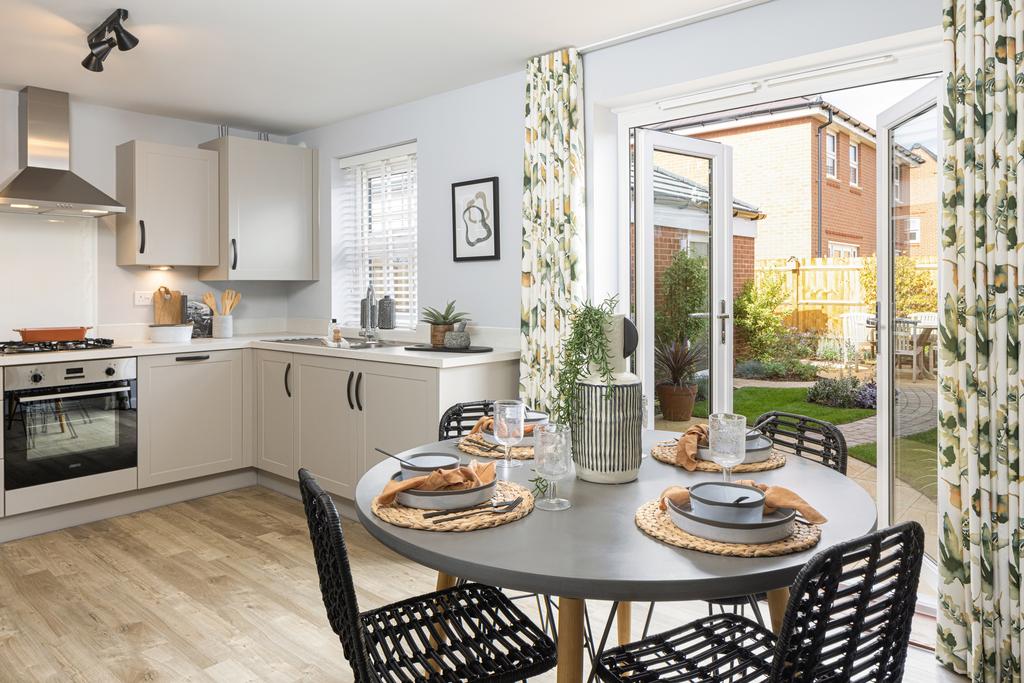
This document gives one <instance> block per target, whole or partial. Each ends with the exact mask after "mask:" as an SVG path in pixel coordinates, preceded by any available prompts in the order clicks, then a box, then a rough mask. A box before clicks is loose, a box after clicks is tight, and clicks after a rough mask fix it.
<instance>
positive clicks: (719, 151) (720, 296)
mask: <svg viewBox="0 0 1024 683" xmlns="http://www.w3.org/2000/svg"><path fill="white" fill-rule="evenodd" d="M634 149H635V155H636V159H635V165H634V179H635V180H634V183H635V189H634V192H635V199H634V201H635V215H634V218H633V220H634V221H635V230H636V275H637V282H636V284H637V288H636V311H637V319H638V322H639V326H638V327H639V331H640V344H639V346H638V347H637V368H638V370H639V372H640V377H641V379H642V380H643V387H644V393H645V394H647V396H648V400H647V426H648V427H650V428H653V426H654V401H653V393H654V356H653V353H652V350H653V348H654V345H653V340H654V185H653V183H652V182H651V180H652V178H653V176H652V174H651V172H650V171H652V170H653V169H654V152H655V150H659V151H666V152H675V153H678V154H685V155H687V156H693V157H700V158H703V159H707V160H709V161H710V162H711V187H710V188H709V189H710V195H711V206H710V217H711V226H710V228H711V236H710V245H711V258H710V261H709V263H708V268H709V272H710V276H711V297H710V305H711V306H710V307H711V310H710V311H709V314H710V317H711V324H710V332H711V346H710V348H709V349H708V359H709V360H710V367H711V370H710V372H709V375H710V376H709V378H708V381H709V385H708V386H709V389H710V391H711V398H712V401H713V403H712V404H711V405H709V406H708V407H709V412H719V411H722V412H729V411H731V410H732V365H733V358H732V336H733V334H732V272H733V269H732V148H731V147H729V146H728V145H723V144H722V143H720V142H710V141H708V140H700V139H698V138H689V137H685V136H682V135H675V134H673V133H666V132H663V131H656V130H646V129H643V128H638V129H637V130H636V139H635V141H634ZM627 291H628V290H627ZM627 299H628V295H627Z"/></svg>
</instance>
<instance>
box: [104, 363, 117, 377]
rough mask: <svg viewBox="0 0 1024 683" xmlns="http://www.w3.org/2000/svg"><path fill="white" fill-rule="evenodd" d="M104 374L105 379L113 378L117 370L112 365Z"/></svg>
mask: <svg viewBox="0 0 1024 683" xmlns="http://www.w3.org/2000/svg"><path fill="white" fill-rule="evenodd" d="M104 372H105V373H107V377H113V376H114V375H115V374H117V370H115V369H114V366H113V365H111V366H110V367H109V368H107V369H106V370H104Z"/></svg>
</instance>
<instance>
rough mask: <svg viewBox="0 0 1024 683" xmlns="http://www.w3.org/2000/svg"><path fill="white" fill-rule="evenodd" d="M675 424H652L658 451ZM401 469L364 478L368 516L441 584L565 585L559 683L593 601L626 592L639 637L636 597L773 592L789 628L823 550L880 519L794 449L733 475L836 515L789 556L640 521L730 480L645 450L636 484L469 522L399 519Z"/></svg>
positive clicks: (577, 674)
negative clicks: (392, 502)
mask: <svg viewBox="0 0 1024 683" xmlns="http://www.w3.org/2000/svg"><path fill="white" fill-rule="evenodd" d="M678 437H679V434H678V433H676V432H666V431H654V430H647V431H645V432H644V437H643V448H644V452H645V454H649V453H650V450H651V448H652V447H653V446H654V445H655V444H656V443H658V442H659V441H665V440H669V439H675V438H678ZM456 443H457V440H456V439H450V440H447V441H440V442H435V443H429V444H424V445H423V446H420V447H417V448H413V449H410V450H407V451H404V452H403V453H400V454H399V455H408V454H412V453H422V452H428V451H429V452H442V453H451V454H457V455H460V456H461V457H462V459H463V462H466V461H468V460H469V459H470V458H469V457H468V456H467V455H466V454H465V453H462V452H461V451H459V450H458V449H457V448H456ZM531 464H532V463H531V461H523V466H522V467H518V468H515V469H511V470H508V474H507V475H506V474H504V473H503V471H502V470H500V469H499V470H498V472H499V476H500V477H502V478H507V479H509V480H511V481H514V482H516V483H519V484H522V485H523V486H525V487H526V488H532V486H531V484H530V483H529V480H530V479H532V478H533V477H535V476H536V475H535V473H534V472H533V469H532V467H531ZM396 470H397V463H395V462H394V461H393V460H386V461H384V462H382V463H380V464H378V465H376V466H375V467H373V468H372V469H370V470H369V471H368V472H367V473H366V474H365V475H364V476H363V477H362V478H361V479H360V481H359V484H358V486H357V488H356V508H357V514H358V516H359V520H360V522H361V523H362V524H363V526H364V527H365V528H366V530H367V531H368V532H369V533H370V534H371V535H372V536H373V537H374V538H376V539H377V540H378V541H380V542H381V543H382V544H384V545H385V546H387V547H388V548H390V549H391V550H393V551H395V552H397V553H398V554H400V555H402V556H404V557H406V558H409V559H411V560H413V561H415V562H417V563H419V564H422V565H424V566H426V567H429V568H431V569H434V570H436V571H437V572H438V584H437V585H438V588H439V589H440V588H446V587H449V586H452V585H455V583H456V581H457V580H458V579H459V578H461V579H466V580H469V581H476V582H479V583H483V584H487V585H491V586H499V587H501V588H505V589H512V590H521V591H526V592H529V593H539V594H542V595H549V596H557V597H558V599H559V609H558V677H557V680H558V683H580V681H582V677H583V647H584V641H583V620H584V606H585V601H586V600H607V601H613V602H618V603H619V609H618V611H617V619H616V621H617V637H618V640H619V642H620V643H623V642H628V640H629V639H630V635H631V634H630V621H629V614H630V609H629V608H630V602H631V601H643V602H648V601H650V602H663V601H665V602H667V601H682V600H706V599H711V598H726V597H735V596H743V595H750V594H753V593H760V592H765V593H767V595H768V608H769V612H770V614H771V621H772V626H773V628H774V629H775V630H776V631H778V628H779V625H780V624H781V620H782V615H783V613H784V612H785V608H786V604H787V602H788V600H789V586H790V584H791V583H792V582H793V580H794V579H795V578H796V575H797V574H798V573H799V571H800V569H801V567H803V566H804V564H805V563H806V562H807V561H808V560H810V558H811V557H812V556H813V555H814V554H815V553H816V552H818V551H820V550H823V549H825V548H827V547H829V546H832V545H835V544H837V543H841V542H843V541H848V540H850V539H853V538H857V537H859V536H863V535H864V534H867V533H869V532H871V531H873V530H874V529H875V526H876V523H877V517H876V508H875V503H874V501H873V500H872V498H871V496H869V495H868V493H867V491H865V490H864V489H863V488H861V487H860V486H859V485H858V484H857V483H856V482H854V481H853V480H852V479H848V478H847V477H846V476H844V475H842V474H841V473H839V472H837V471H835V470H833V469H830V468H828V467H826V466H824V465H822V464H820V463H819V462H815V461H812V460H808V459H805V458H802V457H799V456H795V455H790V456H789V457H788V458H787V462H786V465H785V466H784V467H782V468H779V469H775V470H770V471H766V472H758V473H755V474H751V475H734V479H743V478H753V479H755V480H756V481H758V482H759V483H763V484H778V485H782V486H786V487H787V488H790V489H792V490H794V491H796V492H797V493H798V494H799V495H800V496H801V497H803V498H804V499H805V500H806V501H807V502H808V503H810V504H811V505H812V506H814V507H815V508H816V509H817V510H818V511H819V512H821V513H822V514H823V515H824V516H825V517H826V518H827V519H828V522H827V523H825V524H824V525H822V527H821V540H820V542H819V543H818V545H817V546H815V547H814V548H812V549H810V550H806V551H804V552H798V553H793V554H790V555H783V556H779V557H757V558H745V557H727V556H722V555H712V554H709V553H703V552H699V551H694V550H683V549H681V548H677V547H675V546H671V545H668V544H666V543H662V542H661V541H658V540H656V539H654V538H652V537H650V536H647V535H646V534H645V533H644V532H643V531H641V530H640V529H639V528H638V527H637V526H636V523H635V522H634V514H635V513H636V511H637V509H638V508H639V507H640V506H641V505H643V504H644V503H647V502H648V501H651V500H656V499H657V498H658V497H659V495H660V494H661V492H662V491H663V490H664V489H665V488H666V487H668V486H671V485H681V486H690V485H692V484H696V483H698V482H701V481H714V480H721V479H722V475H721V474H720V473H711V472H687V471H686V470H684V469H681V468H678V467H673V466H671V465H667V464H664V463H661V462H658V461H657V460H654V458H652V457H649V455H648V457H645V458H644V459H643V464H642V466H641V467H640V473H639V476H638V477H637V479H636V480H635V481H633V482H630V483H628V484H593V483H589V482H585V481H581V480H578V479H577V480H573V481H564V482H559V486H558V493H559V496H560V497H565V498H568V499H569V500H570V501H571V503H572V507H571V508H570V509H568V510H564V511H559V512H547V511H544V510H540V509H534V510H533V511H532V512H531V513H530V514H528V515H526V516H525V517H524V518H522V519H519V520H517V521H515V522H511V523H509V524H505V525H503V526H498V527H493V528H490V529H480V530H476V531H468V532H434V531H420V530H414V529H407V528H403V527H398V526H394V525H392V524H389V523H387V522H385V521H383V520H381V519H379V518H378V517H377V516H376V515H374V514H373V512H372V511H371V504H372V502H373V499H374V497H375V496H377V494H379V493H380V492H381V490H382V489H383V488H384V485H385V483H386V482H387V481H388V480H389V479H390V478H391V476H392V475H393V474H394V473H395V472H396Z"/></svg>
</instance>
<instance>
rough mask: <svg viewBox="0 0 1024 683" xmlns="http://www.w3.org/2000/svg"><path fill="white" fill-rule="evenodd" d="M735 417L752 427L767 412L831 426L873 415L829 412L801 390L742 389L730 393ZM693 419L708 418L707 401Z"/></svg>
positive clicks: (855, 410)
mask: <svg viewBox="0 0 1024 683" xmlns="http://www.w3.org/2000/svg"><path fill="white" fill-rule="evenodd" d="M732 400H733V406H732V410H733V412H734V413H738V414H740V415H746V417H747V424H749V425H753V424H754V422H755V421H756V420H757V418H758V417H760V416H761V415H762V414H764V413H767V412H770V411H773V410H775V411H779V412H783V413H795V414H797V415H806V416H807V417H813V418H815V419H818V420H825V421H826V422H831V423H832V424H846V423H847V422H855V421H857V420H863V419H864V418H865V417H871V416H872V415H874V414H875V411H874V410H871V409H869V408H831V407H829V406H822V405H818V404H816V403H809V402H808V401H807V389H806V388H804V387H782V388H776V387H741V388H739V389H736V390H735V391H734V392H733V399H732ZM693 416H694V417H699V418H707V416H708V404H707V401H698V402H697V404H696V405H695V406H694V407H693Z"/></svg>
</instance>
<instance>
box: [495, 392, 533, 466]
mask: <svg viewBox="0 0 1024 683" xmlns="http://www.w3.org/2000/svg"><path fill="white" fill-rule="evenodd" d="M525 425H526V406H525V405H523V402H522V401H518V400H516V401H495V402H494V440H495V441H497V442H498V443H499V444H501V445H502V446H504V447H505V460H504V461H503V462H501V463H499V464H498V467H499V468H500V469H502V470H511V469H513V468H515V467H522V464H523V463H521V462H519V461H518V460H513V459H512V446H515V445H516V444H517V443H519V442H520V441H522V440H523V430H524V428H525Z"/></svg>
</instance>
